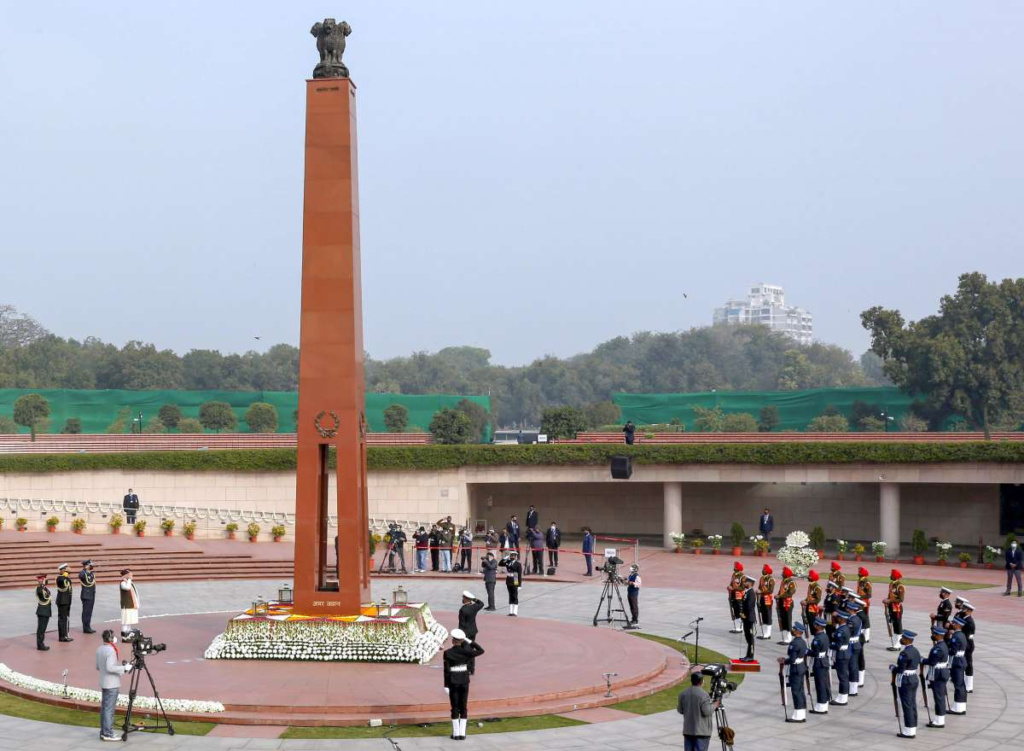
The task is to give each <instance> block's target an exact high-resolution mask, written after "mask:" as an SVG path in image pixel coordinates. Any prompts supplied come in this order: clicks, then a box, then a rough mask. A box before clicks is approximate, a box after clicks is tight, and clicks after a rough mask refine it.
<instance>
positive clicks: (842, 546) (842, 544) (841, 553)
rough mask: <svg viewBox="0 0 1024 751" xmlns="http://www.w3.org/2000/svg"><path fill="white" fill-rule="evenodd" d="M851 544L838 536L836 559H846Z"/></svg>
mask: <svg viewBox="0 0 1024 751" xmlns="http://www.w3.org/2000/svg"><path fill="white" fill-rule="evenodd" d="M849 546H850V543H848V542H847V541H846V540H840V539H839V538H838V537H837V538H836V559H837V560H840V561H845V560H846V549H847V548H848V547H849Z"/></svg>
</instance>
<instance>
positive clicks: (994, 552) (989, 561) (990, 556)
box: [981, 545, 1003, 568]
mask: <svg viewBox="0 0 1024 751" xmlns="http://www.w3.org/2000/svg"><path fill="white" fill-rule="evenodd" d="M1002 554H1003V551H1002V550H1000V549H999V548H994V547H992V546H991V545H986V546H985V550H984V551H983V552H982V554H981V557H982V560H984V561H985V568H993V567H994V566H995V563H996V559H997V558H998V557H999V556H1001V555H1002Z"/></svg>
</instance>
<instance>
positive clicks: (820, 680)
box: [814, 667, 832, 704]
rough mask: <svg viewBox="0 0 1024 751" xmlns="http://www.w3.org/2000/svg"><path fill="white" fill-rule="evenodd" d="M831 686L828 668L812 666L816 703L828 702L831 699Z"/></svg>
mask: <svg viewBox="0 0 1024 751" xmlns="http://www.w3.org/2000/svg"><path fill="white" fill-rule="evenodd" d="M831 693H832V686H831V684H830V683H829V676H828V668H826V667H820V668H814V697H815V700H816V701H815V703H817V704H828V703H829V702H830V701H831V700H832V697H831V695H830V694H831Z"/></svg>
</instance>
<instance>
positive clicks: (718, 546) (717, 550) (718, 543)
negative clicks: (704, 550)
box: [708, 535, 722, 555]
mask: <svg viewBox="0 0 1024 751" xmlns="http://www.w3.org/2000/svg"><path fill="white" fill-rule="evenodd" d="M708 545H710V546H711V555H720V554H721V552H722V536H721V535H708Z"/></svg>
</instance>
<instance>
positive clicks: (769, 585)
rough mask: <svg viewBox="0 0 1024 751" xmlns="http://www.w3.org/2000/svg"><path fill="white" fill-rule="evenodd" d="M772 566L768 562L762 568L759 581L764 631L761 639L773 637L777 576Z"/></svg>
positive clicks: (759, 605)
mask: <svg viewBox="0 0 1024 751" xmlns="http://www.w3.org/2000/svg"><path fill="white" fill-rule="evenodd" d="M772 573H773V572H772V567H771V566H769V565H768V564H767V563H766V564H764V566H763V567H762V568H761V578H760V579H759V580H758V582H757V610H758V612H759V613H760V614H761V626H762V628H763V630H764V633H763V634H761V636H759V637H758V638H759V639H771V638H772V599H773V598H774V597H775V577H774V576H772Z"/></svg>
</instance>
